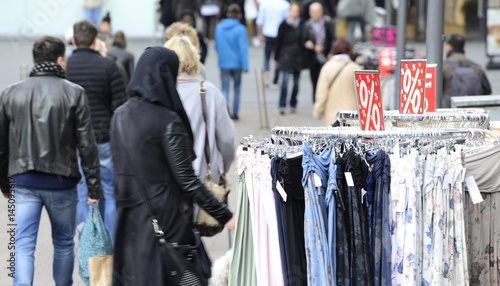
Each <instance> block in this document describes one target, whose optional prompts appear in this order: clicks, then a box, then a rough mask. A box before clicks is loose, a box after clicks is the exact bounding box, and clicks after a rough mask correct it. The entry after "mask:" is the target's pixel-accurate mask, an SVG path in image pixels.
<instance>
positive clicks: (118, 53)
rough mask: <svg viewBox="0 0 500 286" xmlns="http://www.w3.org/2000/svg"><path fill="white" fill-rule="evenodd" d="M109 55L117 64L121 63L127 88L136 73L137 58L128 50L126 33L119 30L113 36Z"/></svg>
mask: <svg viewBox="0 0 500 286" xmlns="http://www.w3.org/2000/svg"><path fill="white" fill-rule="evenodd" d="M107 56H108V57H109V58H111V59H112V60H113V61H114V62H115V63H116V64H117V66H118V65H121V67H122V68H123V72H122V76H123V82H124V86H125V88H126V87H127V85H128V82H129V81H130V78H131V77H132V74H133V73H134V67H135V60H134V55H133V54H132V53H131V52H129V51H127V39H126V38H125V33H123V32H122V31H118V32H116V33H115V35H114V37H113V42H112V44H111V48H110V49H109V51H108V53H107ZM118 68H120V67H118Z"/></svg>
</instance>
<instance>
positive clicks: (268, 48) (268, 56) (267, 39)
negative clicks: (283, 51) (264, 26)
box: [264, 37, 280, 84]
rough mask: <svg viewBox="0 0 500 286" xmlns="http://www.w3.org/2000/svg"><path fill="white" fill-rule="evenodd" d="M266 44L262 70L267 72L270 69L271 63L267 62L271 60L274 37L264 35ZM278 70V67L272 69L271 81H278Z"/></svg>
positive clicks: (274, 45) (274, 44)
mask: <svg viewBox="0 0 500 286" xmlns="http://www.w3.org/2000/svg"><path fill="white" fill-rule="evenodd" d="M264 39H265V42H266V46H265V48H264V71H265V72H268V71H270V70H271V65H270V64H269V62H270V61H271V54H272V53H273V52H274V50H275V48H276V38H271V37H264ZM279 74H280V71H279V70H278V69H274V78H273V83H274V84H276V83H278V77H279Z"/></svg>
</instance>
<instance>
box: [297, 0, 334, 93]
mask: <svg viewBox="0 0 500 286" xmlns="http://www.w3.org/2000/svg"><path fill="white" fill-rule="evenodd" d="M309 15H310V17H311V18H310V19H309V20H307V21H306V23H305V24H304V40H303V42H304V47H305V48H306V49H307V62H308V63H309V74H310V76H311V82H312V86H313V94H312V99H313V103H314V102H315V101H316V99H315V96H316V85H317V83H318V77H319V73H320V71H321V67H322V66H323V64H324V63H325V62H326V61H327V60H328V58H329V57H330V56H331V51H332V45H333V41H335V30H334V25H333V23H332V21H331V18H330V17H328V16H324V15H323V6H322V5H321V3H319V2H314V3H312V4H311V5H310V6H309Z"/></svg>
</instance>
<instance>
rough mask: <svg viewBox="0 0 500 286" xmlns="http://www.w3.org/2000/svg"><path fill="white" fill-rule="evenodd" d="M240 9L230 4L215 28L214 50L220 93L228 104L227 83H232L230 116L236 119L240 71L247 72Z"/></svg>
mask: <svg viewBox="0 0 500 286" xmlns="http://www.w3.org/2000/svg"><path fill="white" fill-rule="evenodd" d="M241 17H242V15H241V9H240V6H239V5H238V4H231V5H230V6H229V8H228V12H227V18H226V19H223V20H222V21H220V23H219V24H218V25H217V27H216V28H215V50H216V51H217V56H218V59H219V69H220V74H221V81H222V94H223V95H224V97H225V98H226V103H227V105H228V106H229V85H230V82H231V80H233V84H234V99H233V110H232V113H231V118H232V119H234V120H238V119H239V117H238V110H239V106H240V88H241V73H242V72H248V38H247V36H246V32H245V31H246V29H245V26H243V25H242V24H241V23H240V22H239V20H240V19H241Z"/></svg>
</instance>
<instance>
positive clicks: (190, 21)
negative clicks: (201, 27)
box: [181, 13, 212, 64]
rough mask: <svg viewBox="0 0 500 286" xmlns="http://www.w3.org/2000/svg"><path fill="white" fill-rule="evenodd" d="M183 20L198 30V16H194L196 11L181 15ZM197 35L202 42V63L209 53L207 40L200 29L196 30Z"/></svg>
mask: <svg viewBox="0 0 500 286" xmlns="http://www.w3.org/2000/svg"><path fill="white" fill-rule="evenodd" d="M181 22H182V23H185V24H188V25H189V26H191V27H193V29H195V30H196V18H195V16H194V13H183V14H182V15H181ZM196 35H197V36H198V41H199V43H200V62H201V63H202V64H205V59H206V58H207V55H208V47H207V41H205V38H204V37H203V34H202V33H201V32H200V31H198V30H196ZM209 39H212V38H209Z"/></svg>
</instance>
